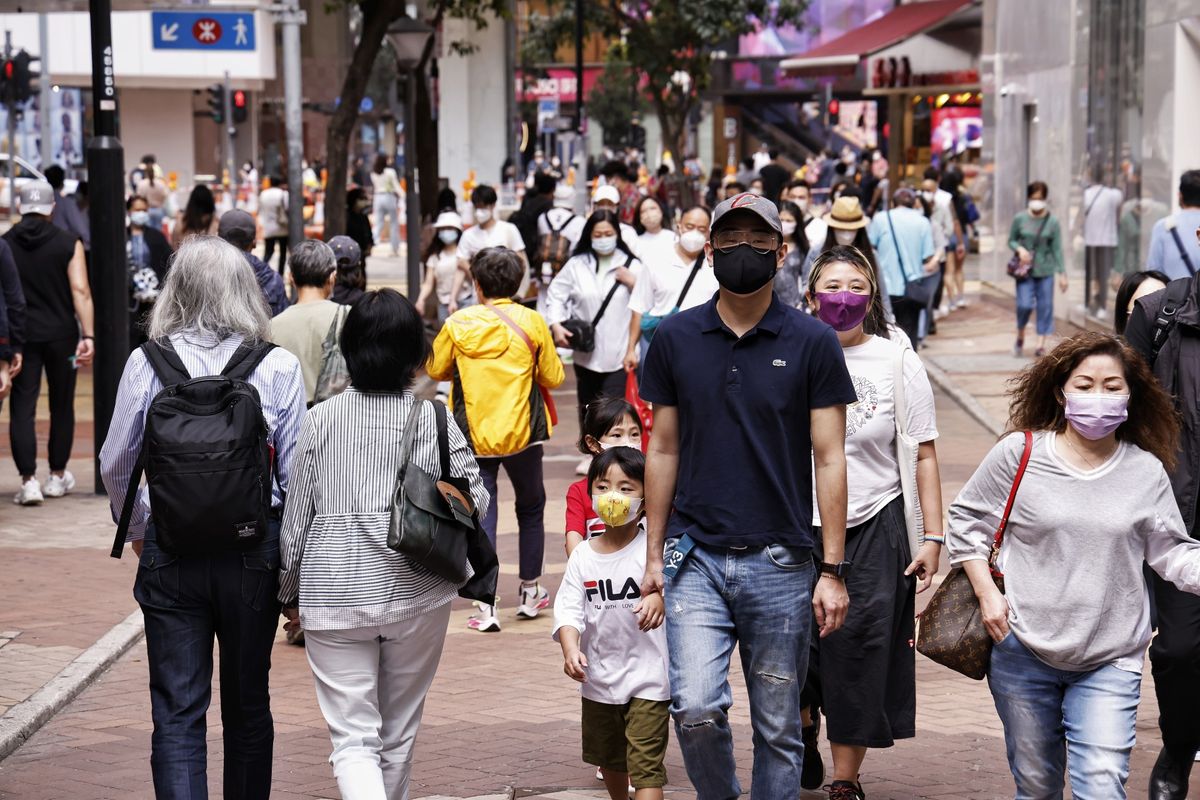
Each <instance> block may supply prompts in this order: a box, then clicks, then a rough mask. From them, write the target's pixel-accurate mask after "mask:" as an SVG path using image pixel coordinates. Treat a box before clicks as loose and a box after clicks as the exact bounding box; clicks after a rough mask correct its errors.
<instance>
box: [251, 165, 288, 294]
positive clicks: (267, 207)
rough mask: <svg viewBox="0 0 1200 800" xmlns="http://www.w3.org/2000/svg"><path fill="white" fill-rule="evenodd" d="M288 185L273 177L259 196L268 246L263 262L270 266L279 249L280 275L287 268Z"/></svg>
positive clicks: (264, 235)
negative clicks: (276, 250)
mask: <svg viewBox="0 0 1200 800" xmlns="http://www.w3.org/2000/svg"><path fill="white" fill-rule="evenodd" d="M287 189H288V185H287V181H286V180H285V179H284V178H282V177H280V176H278V175H272V176H271V177H270V178H268V179H267V188H266V189H263V190H262V193H261V194H260V195H259V196H258V220H259V222H261V223H262V230H263V242H264V244H265V245H266V247H265V249H264V252H263V261H265V262H266V263H267V264H268V265H270V263H271V256H273V255H274V254H275V248H279V275H280V276H281V277H282V276H283V274H284V270H285V269H286V268H287V249H288V202H289V199H288V191H287Z"/></svg>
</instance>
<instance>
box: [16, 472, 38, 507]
mask: <svg viewBox="0 0 1200 800" xmlns="http://www.w3.org/2000/svg"><path fill="white" fill-rule="evenodd" d="M44 499H45V498H44V497H42V485H41V484H40V483H38V481H37V478H30V479H29V480H27V481H25V482H24V483H22V484H21V491H19V492H17V493H16V494H15V495H13V502H14V503H16V504H17V505H19V506H40V505H41V504H42V501H43V500H44Z"/></svg>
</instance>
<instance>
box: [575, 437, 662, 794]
mask: <svg viewBox="0 0 1200 800" xmlns="http://www.w3.org/2000/svg"><path fill="white" fill-rule="evenodd" d="M645 468H646V459H645V456H643V455H642V453H641V451H640V450H635V449H633V448H631V447H614V448H612V449H609V450H605V451H604V452H602V453H600V454H599V455H597V456H596V458H595V459H593V461H592V465H591V468H590V469H589V471H588V477H587V481H588V488H589V492H590V494H591V497H592V505H593V508H594V509H595V511H596V514H597V515H598V516H599V517H600V519H601V520H602V521H603V523H604V535H603V536H598V537H596V538H591V539H588V540H586V541H583V542H580V543H579V544H578V545H577V546H576V547H575V549H574V551H573V552H572V553H571V557H570V559H569V560H568V562H567V570H566V574H565V575H564V576H563V581H562V585H561V586H560V587H559V590H558V596H557V597H556V598H555V600H554V633H553V636H554V638H555V640H556V641H558V643H559V644H560V645H561V646H562V651H563V671H564V672H566V674H567V675H569V676H570V677H571V678H573V679H574V680H576V681H579V683H580V694H581V695H582V696H583V715H582V717H583V720H582V721H583V725H582V727H583V760H584V761H586V762H587V763H589V764H594V765H595V766H597V767H599V768H600V771H601V773H602V774H603V776H604V785H605V787H606V788H607V789H608V793H609V796H610V797H611V798H612V800H627V798H628V796H629V795H628V787H629V786H632V787H633V788H634V790H635V792H636V794H635V799H636V800H662V797H663V791H662V789H663V786H665V785H666V783H667V772H666V768H665V767H664V766H663V758H664V756H665V754H666V750H667V738H668V724H669V723H668V719H669V714H668V707H669V705H670V699H671V688H670V685H669V683H668V680H667V639H666V634H665V631H663V629H662V623H663V620H664V618H665V613H664V609H663V599H662V595H660V594H652V595H649V596H648V597H643V596H642V594H641V580H642V576H643V575H644V573H645V569H646V532H645V530H644V529H643V528H642V526H641V518H642V501H643V498H644V497H645V494H644V485H643V481H644V479H645Z"/></svg>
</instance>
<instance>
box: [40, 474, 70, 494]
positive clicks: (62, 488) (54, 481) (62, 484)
mask: <svg viewBox="0 0 1200 800" xmlns="http://www.w3.org/2000/svg"><path fill="white" fill-rule="evenodd" d="M74 488H75V476H74V475H72V474H71V473H70V472H67V471H64V472H63V474H62V476H61V477H60V476H58V475H55V474H54V473H50V479H49V480H48V481H46V486H45V488H44V489H42V494H44V495H46V497H62V496H63V495H65V494H67V493H68V492H70V491H71V490H72V489H74Z"/></svg>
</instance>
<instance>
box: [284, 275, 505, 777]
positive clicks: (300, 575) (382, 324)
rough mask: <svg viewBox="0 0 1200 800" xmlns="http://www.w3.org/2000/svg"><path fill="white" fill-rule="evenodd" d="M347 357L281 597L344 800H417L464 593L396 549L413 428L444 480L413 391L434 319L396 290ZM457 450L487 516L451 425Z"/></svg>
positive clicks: (356, 319) (288, 532) (379, 301)
mask: <svg viewBox="0 0 1200 800" xmlns="http://www.w3.org/2000/svg"><path fill="white" fill-rule="evenodd" d="M341 349H342V353H343V354H344V355H345V357H346V366H347V368H348V370H349V372H350V379H351V385H350V388H349V389H347V390H346V391H345V392H344V393H343V394H341V395H338V396H337V397H334V398H331V399H329V400H326V401H325V402H324V403H321V404H320V405H318V406H315V407H314V408H313V409H312V411H310V412H309V414H308V416H307V417H305V420H304V424H303V425H302V426H301V428H300V437H299V441H298V443H297V446H296V455H295V458H294V460H293V461H292V465H291V475H292V483H291V487H290V492H289V494H288V503H287V510H286V513H285V514H284V519H283V530H282V532H281V535H280V561H281V572H280V582H279V599H280V601H282V603H283V604H284V613H285V614H286V615H287V616H288V618H289V620H290V622H289V623H288V625H289V627H291V628H294V627H295V626H296V624H297V620H299V622H300V623H301V624H302V626H303V628H304V631H305V644H306V650H307V652H308V661H309V665H310V666H311V667H312V671H313V677H314V678H315V679H316V689H317V701H318V702H319V703H320V706H321V711H322V713H323V714H324V715H325V719H326V721H327V722H328V723H329V732H330V736H331V738H332V740H333V754H332V755H331V756H330V762H331V763H332V764H333V771H334V775H335V776H336V777H337V781H338V788H339V789H340V790H341V793H342V797H343V798H345V800H360V799H362V798H370V800H384V798H386V799H387V800H404V799H405V798H407V797H408V777H409V770H410V767H411V763H412V755H413V744H414V741H415V739H416V735H417V728H418V726H419V725H420V721H421V711H422V708H423V707H424V703H425V694H426V692H427V691H428V690H429V686H430V684H431V683H432V682H433V676H434V672H435V671H436V670H437V665H438V661H439V659H440V658H441V654H442V644H443V642H444V641H445V637H446V627H447V625H448V623H449V621H450V601H451V600H453V599H454V598H455V597H456V596H457V594H458V589H459V587H458V586H457V585H455V584H453V583H448V582H447V581H445V580H442V579H441V578H440V577H438V576H436V575H434V574H432V573H430V572H428V571H427V570H425V569H424V568H422V567H421V566H420V565H419V564H417V563H415V562H413V561H410V560H409V559H408V558H407V557H406V556H403V555H401V554H399V553H396V552H394V551H393V550H390V549H389V548H388V546H387V533H388V521H389V517H390V512H389V509H390V507H391V504H392V495H393V491H394V489H395V482H396V475H397V473H398V471H399V469H400V442H401V438H402V437H403V435H404V430H405V428H406V427H407V426H409V425H416V426H417V430H416V438H415V440H414V442H413V447H412V454H411V459H410V461H411V463H413V464H415V465H417V466H419V467H420V468H421V469H423V470H425V471H426V472H427V473H429V474H430V475H431V476H437V475H439V472H440V459H439V456H438V445H437V427H436V420H435V416H434V411H433V409H432V408H431V407H430V406H429V405H427V404H426V405H415V404H416V403H417V400H416V398H415V397H414V396H413V394H412V392H411V391H410V390H409V387H410V386H411V384H412V380H413V376H414V375H415V374H416V371H417V370H418V369H419V368H420V367H421V365H422V364H424V363H425V358H426V355H427V344H426V341H425V336H424V328H423V324H422V321H421V315H420V314H419V313H418V312H417V310H416V309H415V308H414V307H413V306H412V304H411V303H409V302H408V300H406V299H404V298H403V297H402V296H401V295H400V294H398V293H397V292H395V291H393V290H391V289H381V290H379V291H377V292H367V293H366V294H365V295H364V296H363V298H362V299H361V300H359V301H358V302H357V303H356V304H355V305H354V308H353V309H352V310H351V312H350V314H349V316H347V318H346V322H345V326H344V327H343V328H342V336H341ZM414 407H416V409H417V414H416V416H415V417H414V415H413V409H414ZM449 440H450V469H451V474H452V475H453V476H455V477H466V478H468V479H469V481H470V486H471V497H472V499H473V501H474V503H475V504H476V506H477V507H478V508H479V511H480V513H483V511H484V510H485V509H486V507H487V504H488V494H487V492H486V491H485V490H484V487H483V482H482V480H480V477H479V468H478V466H477V465H476V463H475V458H474V456H473V455H472V454H471V451H470V448H469V447H468V445H467V440H466V439H465V438H464V437H463V435H462V433H461V432H460V431H459V429H458V427H457V426H455V425H454V423H453V422H452V421H451V422H450V424H449Z"/></svg>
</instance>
